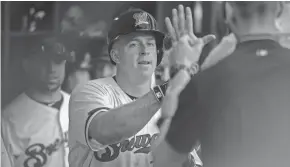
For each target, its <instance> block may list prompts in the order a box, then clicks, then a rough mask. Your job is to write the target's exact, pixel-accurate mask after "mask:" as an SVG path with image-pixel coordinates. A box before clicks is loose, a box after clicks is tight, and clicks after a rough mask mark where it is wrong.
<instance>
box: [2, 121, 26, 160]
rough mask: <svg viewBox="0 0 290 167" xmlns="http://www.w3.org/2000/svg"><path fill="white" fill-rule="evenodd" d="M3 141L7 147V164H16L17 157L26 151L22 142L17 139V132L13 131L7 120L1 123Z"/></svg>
mask: <svg viewBox="0 0 290 167" xmlns="http://www.w3.org/2000/svg"><path fill="white" fill-rule="evenodd" d="M1 129H2V134H1V135H2V140H3V144H4V146H5V151H6V152H5V153H6V155H7V156H6V158H7V159H6V161H7V163H11V164H15V163H16V159H15V157H19V156H21V155H23V153H24V150H23V149H22V148H21V145H22V144H21V142H20V140H18V139H17V137H16V134H15V130H13V129H12V126H11V124H10V123H9V122H8V121H7V120H6V119H2V121H1Z"/></svg>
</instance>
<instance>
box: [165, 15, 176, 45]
mask: <svg viewBox="0 0 290 167" xmlns="http://www.w3.org/2000/svg"><path fill="white" fill-rule="evenodd" d="M165 25H166V28H167V31H168V33H169V36H170V38H171V40H172V43H174V42H175V41H177V36H176V32H175V30H174V27H173V26H172V23H171V21H170V19H169V18H168V17H166V18H165Z"/></svg>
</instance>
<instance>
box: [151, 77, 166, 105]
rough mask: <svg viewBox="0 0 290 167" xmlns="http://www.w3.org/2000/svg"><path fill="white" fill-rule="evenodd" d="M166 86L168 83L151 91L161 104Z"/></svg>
mask: <svg viewBox="0 0 290 167" xmlns="http://www.w3.org/2000/svg"><path fill="white" fill-rule="evenodd" d="M167 86H168V82H165V83H164V84H162V85H157V86H154V87H153V89H152V91H153V93H154V95H155V98H156V99H157V101H158V102H162V99H163V97H164V96H165V94H166V90H167Z"/></svg>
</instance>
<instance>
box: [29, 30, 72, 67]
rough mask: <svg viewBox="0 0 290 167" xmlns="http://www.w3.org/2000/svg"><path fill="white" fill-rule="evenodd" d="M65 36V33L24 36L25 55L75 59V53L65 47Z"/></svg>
mask: <svg viewBox="0 0 290 167" xmlns="http://www.w3.org/2000/svg"><path fill="white" fill-rule="evenodd" d="M64 38H65V35H59V34H57V35H56V34H37V35H29V36H27V37H24V41H23V42H24V45H25V47H26V48H25V50H26V54H25V56H26V57H30V56H49V57H50V58H60V59H63V60H67V61H73V59H74V57H73V54H72V52H71V51H69V50H68V49H67V48H66V47H65V44H64V43H65V42H64Z"/></svg>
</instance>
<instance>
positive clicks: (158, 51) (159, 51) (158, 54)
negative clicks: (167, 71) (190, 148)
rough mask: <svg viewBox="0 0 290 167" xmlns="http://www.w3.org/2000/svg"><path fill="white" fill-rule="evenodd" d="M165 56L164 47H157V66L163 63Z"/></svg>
mask: <svg viewBox="0 0 290 167" xmlns="http://www.w3.org/2000/svg"><path fill="white" fill-rule="evenodd" d="M162 58H163V49H162V48H159V49H157V66H158V65H159V64H160V63H161V61H162Z"/></svg>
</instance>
